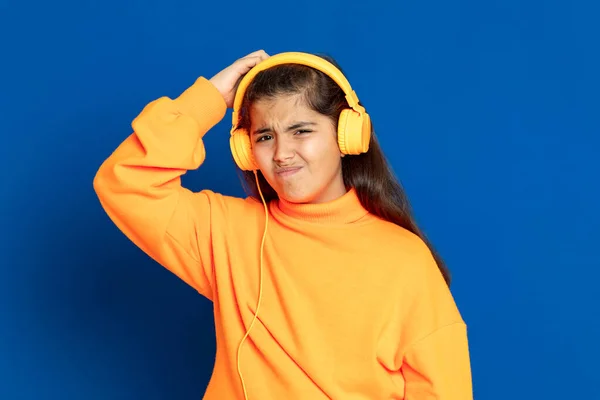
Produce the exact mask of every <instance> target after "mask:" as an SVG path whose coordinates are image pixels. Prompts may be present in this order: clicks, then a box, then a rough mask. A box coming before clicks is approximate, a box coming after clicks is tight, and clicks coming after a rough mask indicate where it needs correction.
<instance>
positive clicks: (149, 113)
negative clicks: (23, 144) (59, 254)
mask: <svg viewBox="0 0 600 400" xmlns="http://www.w3.org/2000/svg"><path fill="white" fill-rule="evenodd" d="M226 110H227V107H226V104H225V101H224V99H223V97H222V96H221V94H220V93H219V92H218V91H217V89H216V88H215V87H214V86H213V85H212V83H210V82H209V81H208V80H207V79H205V78H204V77H200V78H198V79H197V80H196V81H195V82H194V84H193V85H192V86H190V87H189V88H187V89H186V90H185V91H184V92H183V93H182V94H181V95H180V96H179V97H177V98H175V99H170V98H168V97H161V98H159V99H157V100H154V101H152V102H150V103H149V104H148V105H146V107H144V109H143V110H142V112H141V113H140V114H139V115H138V116H137V117H136V118H135V119H134V120H133V123H132V128H133V133H131V134H130V135H129V136H128V137H127V138H126V139H125V140H124V141H123V142H122V143H121V144H120V145H119V146H118V147H117V149H116V150H115V151H114V152H113V153H112V154H111V155H110V156H109V157H108V158H107V159H106V160H105V161H104V162H103V163H102V165H101V166H100V168H99V170H98V171H97V173H96V176H95V178H94V182H93V186H94V190H95V191H96V194H97V196H98V199H99V201H100V203H101V205H102V207H103V208H104V210H105V211H106V213H107V214H108V216H109V217H110V219H111V220H112V221H113V222H114V223H115V225H116V226H117V227H118V228H119V229H120V230H121V231H122V232H123V233H124V234H125V235H126V236H127V237H128V238H129V239H130V240H131V241H132V242H133V243H135V244H136V245H137V246H138V247H139V248H140V249H141V250H143V251H144V252H145V253H146V254H148V255H149V256H150V257H152V258H153V259H154V260H155V261H157V262H158V263H159V264H161V265H163V266H164V267H166V268H167V269H168V270H170V271H171V272H173V273H174V274H175V275H177V276H178V277H180V278H181V279H182V280H183V281H184V282H186V283H187V284H189V285H190V286H192V287H193V288H195V289H196V290H197V291H198V292H200V293H201V294H202V295H204V296H206V297H207V298H209V299H212V297H213V287H214V286H213V284H214V282H213V280H214V273H213V269H214V266H213V263H212V259H213V257H212V246H211V219H212V215H211V203H214V202H217V201H216V200H217V199H216V194H214V193H212V192H210V191H201V192H198V193H193V192H191V191H190V190H188V189H186V188H184V187H182V185H181V176H182V175H183V174H185V173H186V172H187V171H188V170H193V169H197V168H198V167H199V166H200V165H201V164H202V162H203V161H204V159H205V155H206V154H205V149H204V144H203V141H202V137H203V136H204V134H205V133H206V132H208V131H209V130H210V129H211V128H212V127H213V126H214V125H216V124H217V123H218V122H219V121H220V120H221V119H222V118H223V117H224V115H225V112H226Z"/></svg>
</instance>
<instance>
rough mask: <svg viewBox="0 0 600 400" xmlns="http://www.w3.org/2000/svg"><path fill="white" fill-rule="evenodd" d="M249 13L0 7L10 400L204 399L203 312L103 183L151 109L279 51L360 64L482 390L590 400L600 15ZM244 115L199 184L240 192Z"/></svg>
mask: <svg viewBox="0 0 600 400" xmlns="http://www.w3.org/2000/svg"><path fill="white" fill-rule="evenodd" d="M235 3H236V4H231V2H230V3H226V2H215V3H214V5H213V4H208V3H207V2H199V1H187V2H185V1H181V0H173V1H171V2H166V1H162V2H160V1H150V2H148V1H147V2H127V1H125V2H117V1H115V0H105V1H102V2H100V1H98V2H75V1H71V2H67V1H62V2H58V3H57V2H42V1H38V2H33V3H32V2H20V3H19V2H17V1H10V2H7V1H6V0H0V38H1V39H0V43H1V44H2V45H1V46H0V54H1V57H2V62H1V63H0V68H1V73H0V91H1V96H0V135H1V139H2V141H1V142H0V143H1V144H2V145H1V146H0V162H1V163H2V168H1V169H0V177H1V180H0V182H1V187H2V196H1V201H2V209H1V210H2V213H1V218H2V219H1V221H2V230H1V232H2V237H1V239H2V240H0V246H1V247H0V266H1V275H0V398H1V399H7V400H8V399H61V400H67V399H89V400H92V399H108V398H110V399H112V400H117V399H128V400H129V399H142V398H143V399H146V400H154V399H193V398H200V397H201V395H202V393H203V390H204V388H205V386H206V384H207V382H208V379H209V377H210V373H211V370H212V361H213V356H214V349H215V348H214V339H213V322H212V319H211V318H212V314H211V304H210V303H209V302H208V301H207V300H204V299H203V298H201V297H200V296H198V295H197V294H196V293H195V292H194V291H193V290H192V289H191V288H189V287H187V286H185V285H184V284H183V283H182V282H181V281H179V280H178V279H177V278H176V277H174V276H173V275H171V274H170V273H169V272H167V271H166V270H164V269H162V268H161V267H160V266H158V265H157V264H155V263H154V262H153V261H151V260H150V259H149V258H148V257H146V256H145V255H144V254H143V253H142V252H141V251H140V250H138V249H137V248H135V247H134V246H133V245H132V244H130V243H129V242H128V240H127V239H126V238H125V237H124V236H123V235H122V234H121V233H120V232H119V231H118V230H117V229H116V228H115V227H114V226H113V225H112V223H111V222H110V221H109V219H108V218H107V216H106V215H105V214H104V212H103V210H102V209H101V207H100V205H99V203H98V201H97V199H96V197H95V193H94V192H93V189H92V179H93V176H94V173H95V172H96V169H97V168H98V166H99V165H100V163H101V162H102V161H103V159H104V158H105V157H107V156H108V155H109V154H110V152H111V151H112V150H113V149H114V148H115V147H116V146H117V145H118V144H119V143H120V142H121V140H123V139H124V138H125V137H126V136H127V135H128V134H129V133H130V129H131V128H130V123H131V121H132V119H133V118H134V117H135V116H136V115H137V114H138V113H139V112H140V111H141V109H142V108H143V106H144V105H145V104H146V103H148V102H149V101H151V100H153V99H155V98H157V97H160V96H163V95H168V96H172V97H173V96H176V95H178V94H179V93H180V92H181V91H182V90H184V89H185V88H186V87H187V86H188V85H190V84H191V83H192V82H193V81H194V80H195V78H196V77H197V76H199V75H204V76H207V77H209V76H212V75H213V74H214V73H216V72H218V71H219V70H220V69H222V68H224V67H225V66H227V65H228V64H229V63H230V62H232V61H234V60H235V59H236V58H238V57H241V56H243V55H245V54H247V53H249V52H251V51H253V50H256V49H259V48H264V49H266V51H267V52H269V53H271V54H274V53H277V52H281V51H290V50H298V51H310V52H326V53H330V54H331V55H333V56H334V57H336V58H337V59H338V61H339V62H340V63H341V65H342V66H343V68H344V69H345V70H346V72H347V74H348V76H349V78H350V81H351V82H352V83H353V85H354V86H355V89H356V91H357V93H358V94H359V96H360V98H361V100H362V101H363V102H364V103H365V104H366V106H367V108H368V110H369V111H370V113H371V115H372V117H373V122H374V124H375V127H376V129H377V131H378V134H379V136H380V139H381V142H382V144H383V146H384V148H385V150H386V152H387V155H388V157H389V159H390V160H391V162H392V165H393V167H394V169H395V171H396V173H397V174H398V175H399V176H400V178H401V180H402V182H403V183H404V185H405V187H406V190H407V191H408V193H409V195H410V198H411V200H412V202H413V205H414V209H415V212H416V214H417V217H418V220H419V221H420V223H421V225H422V227H423V228H424V230H425V231H426V232H427V233H428V235H429V236H430V237H431V239H432V240H433V242H434V244H435V245H436V246H437V247H438V249H439V250H440V252H441V253H442V255H443V256H444V257H445V259H446V260H447V262H448V264H449V266H450V267H451V269H452V271H453V274H454V285H453V291H454V294H455V296H456V300H457V302H458V304H459V307H460V308H461V311H462V312H463V315H464V317H465V319H466V320H467V322H468V324H469V327H470V343H471V352H472V365H473V377H474V387H475V396H476V399H481V400H484V399H485V400H500V399H506V398H510V399H528V400H529V399H542V398H543V399H564V398H569V399H599V398H600V386H599V378H598V372H599V368H598V362H597V360H598V358H600V350H599V345H598V338H599V337H600V322H599V317H600V311H599V309H600V300H599V296H598V294H597V293H598V292H597V286H598V279H599V278H600V273H599V271H600V261H599V259H598V251H597V248H595V246H598V241H599V239H600V233H599V232H600V229H599V228H600V211H599V210H598V208H597V205H598V200H597V199H598V196H599V195H600V190H599V186H600V185H599V184H598V182H599V181H600V178H599V175H600V166H599V162H598V152H599V150H598V148H599V147H600V140H599V139H598V136H599V133H600V118H599V113H598V109H599V107H598V106H599V105H600V104H599V103H600V102H599V100H598V99H599V97H598V93H600V85H599V79H598V71H599V70H600V62H599V54H600V53H599V52H598V39H599V38H600V30H599V29H598V21H597V17H595V16H597V15H598V11H600V10H599V7H598V6H593V5H592V4H591V3H592V2H591V1H590V2H589V4H587V5H586V4H583V3H581V4H574V3H573V2H571V3H569V4H566V3H567V2H561V3H565V4H559V2H557V1H543V2H542V1H529V2H524V1H518V0H496V1H475V0H473V1H455V2H447V1H424V2H423V1H419V2H417V1H412V2H408V1H403V2H389V1H387V0H386V1H379V2H367V4H366V5H365V4H361V3H359V2H357V3H352V4H348V2H347V1H331V2H327V1H319V2H316V1H315V2H311V1H307V2H298V3H295V4H296V5H295V6H294V8H290V9H287V7H291V6H288V5H285V2H281V1H271V2H263V3H257V4H260V5H256V4H253V3H254V2H250V1H244V2H242V1H236V2H235ZM376 3H379V4H376ZM392 3H394V4H395V5H393V4H392ZM596 4H597V3H596ZM229 118H230V113H229V112H228V114H227V116H226V118H225V119H224V120H223V122H221V123H220V124H219V125H217V126H216V127H215V128H214V130H213V131H211V133H209V135H207V137H206V145H207V150H208V158H207V161H206V163H205V165H204V166H203V167H202V168H201V169H199V170H198V171H194V172H191V173H189V174H187V175H186V176H185V177H184V184H185V185H186V186H188V187H190V188H192V189H201V188H204V187H208V188H211V189H213V190H216V191H221V192H223V193H226V194H233V195H242V194H243V193H242V190H241V188H240V186H239V181H238V178H237V176H236V174H235V170H234V164H233V161H232V159H231V156H230V154H229V149H228V128H229Z"/></svg>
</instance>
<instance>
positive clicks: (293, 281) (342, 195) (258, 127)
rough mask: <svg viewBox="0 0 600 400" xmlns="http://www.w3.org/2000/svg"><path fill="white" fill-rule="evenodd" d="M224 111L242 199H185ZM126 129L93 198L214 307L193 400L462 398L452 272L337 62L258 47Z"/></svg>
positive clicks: (463, 337) (462, 330)
mask: <svg viewBox="0 0 600 400" xmlns="http://www.w3.org/2000/svg"><path fill="white" fill-rule="evenodd" d="M227 108H233V114H232V115H233V127H232V135H231V138H230V143H231V150H232V153H233V156H234V160H235V162H236V164H237V165H238V167H240V169H241V170H242V171H243V173H244V174H245V176H246V178H247V179H246V183H247V186H248V189H249V191H250V196H248V197H247V198H244V199H242V198H235V197H230V196H225V195H221V194H218V193H214V192H212V191H210V190H208V189H206V190H202V191H200V192H198V193H194V192H191V191H190V190H188V189H186V188H184V187H182V186H181V176H182V175H183V174H184V173H185V172H186V171H188V170H194V169H196V168H198V167H199V166H200V165H201V164H202V162H203V161H204V158H205V150H204V146H203V142H202V138H203V136H204V135H205V134H206V133H207V132H208V131H209V130H210V129H211V128H212V127H213V126H214V125H216V124H217V123H218V122H219V121H220V120H221V119H222V118H223V117H224V115H225V113H226V110H227ZM132 127H133V133H132V134H131V135H130V136H129V137H127V138H126V139H125V140H124V142H123V143H122V144H121V145H120V146H119V147H118V148H117V149H116V150H115V151H114V152H113V153H112V154H111V155H110V157H108V159H107V160H106V161H105V162H104V163H103V164H102V166H101V167H100V169H99V171H98V172H97V175H96V177H95V179H94V188H95V190H96V193H97V194H98V197H99V200H100V202H101V204H102V206H103V207H104V209H105V210H106V212H107V214H108V215H109V217H110V218H111V219H112V221H114V223H115V224H116V226H117V227H118V228H119V229H120V230H121V231H123V233H124V234H125V235H127V237H128V238H130V239H131V240H132V242H133V243H135V244H136V245H137V246H139V247H140V248H141V249H142V250H143V251H145V252H146V253H147V254H148V255H149V256H150V257H152V258H153V259H154V260H156V261H157V262H158V263H160V264H161V265H163V266H164V267H165V268H167V269H169V270H170V271H172V272H173V273H174V274H176V275H177V276H179V277H180V278H181V279H183V280H184V281H185V282H186V283H188V284H189V285H190V286H192V287H193V288H194V289H195V290H197V291H198V292H199V293H200V294H202V295H203V296H205V297H207V298H208V299H210V300H212V302H213V304H214V315H215V329H216V338H217V351H216V360H215V365H214V370H213V375H212V377H211V380H210V383H209V385H208V387H207V390H206V393H205V395H204V399H208V400H212V399H219V400H220V399H242V398H245V399H257V400H258V399H260V400H268V399H278V400H279V399H405V400H422V399H443V400H469V399H471V398H472V387H471V370H470V361H469V350H468V343H467V332H466V324H465V322H464V321H463V319H462V318H461V315H460V313H459V311H458V309H457V307H456V304H455V302H454V300H453V297H452V295H451V292H450V290H449V287H448V284H449V274H448V272H447V270H446V268H445V266H444V264H443V263H442V261H441V260H440V259H439V257H437V255H435V253H433V252H432V250H431V247H430V246H429V244H428V243H427V242H426V240H425V238H424V237H423V235H422V234H421V232H420V231H419V229H418V228H417V226H416V224H415V222H414V219H413V217H412V216H411V214H410V211H409V207H408V201H407V199H406V196H405V194H404V192H403V190H402V188H401V187H400V185H399V184H398V182H397V181H396V180H395V178H394V177H393V175H392V173H391V172H390V168H389V167H388V165H387V163H386V161H385V158H384V156H383V154H382V152H381V149H380V148H379V145H378V143H377V141H376V138H375V135H374V133H373V130H372V127H371V123H370V119H369V116H368V114H367V113H366V110H365V109H364V108H363V107H362V105H361V104H360V103H359V101H358V97H357V96H356V93H354V91H353V90H352V89H351V88H350V85H349V83H348V81H347V80H346V78H345V77H344V75H343V74H342V72H341V71H340V70H339V68H338V67H337V65H336V64H335V63H334V62H333V60H330V59H328V58H327V59H326V58H323V57H319V56H314V55H311V54H305V53H282V54H278V55H275V56H272V57H271V56H269V55H267V54H266V53H265V52H264V51H262V50H261V51H257V52H254V53H251V54H249V55H247V56H245V57H243V58H241V59H239V60H237V61H236V62H234V63H233V64H232V65H230V66H229V67H227V68H225V69H224V70H222V71H221V72H219V73H218V74H216V75H215V76H214V77H212V78H211V79H210V80H208V79H206V78H204V77H199V78H198V79H197V80H196V81H195V83H194V84H193V85H192V86H190V87H189V88H188V89H187V90H185V91H184V92H183V93H182V94H181V95H180V96H179V97H177V98H175V99H170V98H167V97H162V98H159V99H157V100H155V101H153V102H151V103H149V104H148V105H147V106H146V107H145V108H144V110H143V111H142V112H141V113H140V114H139V115H138V116H137V117H136V118H135V120H134V121H133V124H132Z"/></svg>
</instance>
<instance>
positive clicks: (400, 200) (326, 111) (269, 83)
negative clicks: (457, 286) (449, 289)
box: [239, 55, 451, 286]
mask: <svg viewBox="0 0 600 400" xmlns="http://www.w3.org/2000/svg"><path fill="white" fill-rule="evenodd" d="M319 56H320V57H322V58H323V59H325V60H327V61H329V62H330V63H332V64H333V65H335V66H336V67H337V68H338V69H340V71H342V70H341V68H340V66H339V65H338V63H337V62H336V61H335V60H334V59H333V58H331V57H330V56H327V55H319ZM342 72H343V71H342ZM290 94H303V96H304V99H305V101H306V104H307V105H308V106H309V107H310V108H312V109H313V110H315V111H316V112H318V113H320V114H323V115H325V116H328V117H329V118H331V120H332V121H333V123H334V124H335V126H336V129H337V121H338V118H339V115H340V113H341V111H342V110H343V109H344V108H347V107H348V103H347V102H346V99H345V94H344V92H343V91H342V89H341V88H340V87H339V86H338V85H337V84H336V83H335V82H334V81H333V80H332V79H331V78H330V77H329V76H327V75H326V74H325V73H323V72H321V71H318V70H316V69H313V68H310V67H307V66H304V65H298V64H285V65H278V66H275V67H272V68H269V69H267V70H264V71H261V72H259V73H258V74H257V75H256V77H255V78H254V79H253V80H252V82H251V83H250V85H249V86H248V89H247V90H246V93H245V96H244V99H243V102H242V107H241V109H240V115H241V118H240V123H239V127H243V128H246V129H247V130H249V128H250V112H249V106H250V105H251V104H252V103H253V102H255V101H257V100H259V99H273V98H276V97H277V96H281V95H290ZM361 105H362V104H361ZM257 172H258V180H259V182H260V188H261V191H262V193H263V196H264V198H265V201H267V202H269V201H271V200H273V199H277V193H276V192H275V190H274V189H273V188H272V187H271V186H270V185H269V183H268V182H267V181H266V179H265V177H264V176H263V174H262V173H261V172H260V171H257ZM342 174H343V178H344V184H345V185H346V189H349V188H354V189H355V190H356V193H357V195H358V198H359V200H360V202H361V204H362V206H363V207H364V208H365V209H366V210H367V211H369V212H370V213H371V214H374V215H376V216H378V217H380V218H382V219H384V220H386V221H389V222H392V223H394V224H396V225H399V226H401V227H403V228H405V229H407V230H409V231H410V232H412V233H414V234H416V235H417V236H419V237H420V238H421V240H423V242H425V244H426V245H427V247H428V248H429V250H430V251H431V253H432V255H433V257H434V259H435V261H436V263H437V265H438V267H439V269H440V271H441V273H442V275H443V277H444V279H445V281H446V283H447V285H448V286H449V285H450V281H451V278H450V272H449V270H448V268H447V267H446V265H445V263H444V261H443V260H442V259H441V257H440V256H439V254H438V253H437V252H436V251H435V249H434V248H433V246H432V245H431V243H430V242H429V240H428V239H427V238H426V236H425V235H424V234H423V232H421V230H420V229H419V227H418V226H417V223H416V222H415V218H414V216H413V214H412V210H411V206H410V203H409V200H408V197H407V195H406V193H405V191H404V189H403V187H402V185H401V184H400V182H399V181H398V179H397V178H396V177H395V176H394V173H393V171H392V169H391V168H390V166H389V164H388V161H387V160H386V157H385V155H384V154H383V152H382V150H381V147H380V146H379V143H378V141H377V137H376V136H375V131H374V129H373V128H371V141H370V145H369V151H368V152H366V153H363V154H360V155H346V156H345V157H343V158H342ZM243 183H244V186H245V189H246V191H247V192H248V194H249V195H250V196H252V197H255V198H256V199H258V200H259V201H260V195H259V193H258V189H257V187H256V181H255V176H254V173H253V172H251V171H244V172H243Z"/></svg>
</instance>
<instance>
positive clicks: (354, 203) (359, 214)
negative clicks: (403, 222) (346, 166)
mask: <svg viewBox="0 0 600 400" xmlns="http://www.w3.org/2000/svg"><path fill="white" fill-rule="evenodd" d="M276 206H277V208H279V210H280V211H281V212H282V213H284V214H286V215H288V216H290V217H292V218H297V219H301V220H304V221H308V222H319V223H334V224H350V223H352V222H356V221H358V220H360V219H361V218H363V217H364V216H366V215H367V214H368V213H369V212H368V211H367V210H366V209H365V208H364V207H363V206H362V204H361V203H360V200H359V199H358V195H357V193H356V189H354V188H351V189H350V190H349V191H348V192H346V193H345V194H344V195H342V196H341V197H338V198H337V199H335V200H332V201H329V202H327V203H318V204H297V203H291V202H289V201H287V200H284V199H279V200H277V201H276Z"/></svg>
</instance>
